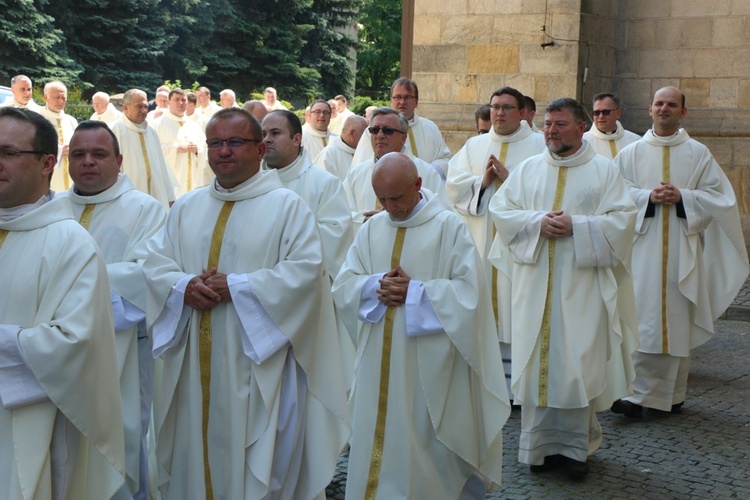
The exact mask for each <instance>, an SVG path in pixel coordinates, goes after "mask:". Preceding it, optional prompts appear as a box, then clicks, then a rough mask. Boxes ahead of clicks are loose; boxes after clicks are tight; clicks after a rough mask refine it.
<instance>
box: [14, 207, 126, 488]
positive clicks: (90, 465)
mask: <svg viewBox="0 0 750 500" xmlns="http://www.w3.org/2000/svg"><path fill="white" fill-rule="evenodd" d="M46 200H47V197H44V198H42V199H40V201H38V202H37V203H36V204H35V205H25V206H23V207H16V208H14V209H8V210H0V233H2V234H3V236H0V238H2V239H3V242H2V243H1V244H0V280H1V282H2V283H3V287H4V289H5V290H6V293H2V294H0V359H2V361H1V362H0V400H2V404H0V497H2V498H8V499H11V498H12V499H20V498H34V499H37V498H40V499H51V498H110V497H111V496H112V495H113V494H114V492H115V491H116V490H117V489H119V488H120V486H122V484H123V481H124V475H125V451H124V445H123V432H122V429H123V426H122V410H121V407H120V386H119V384H118V379H117V363H116V359H115V337H114V327H113V323H112V308H111V306H110V298H109V283H108V280H107V270H106V269H105V267H104V259H102V257H101V254H100V253H99V250H98V249H97V247H96V243H95V242H94V240H93V239H92V238H91V237H90V236H89V235H88V234H87V233H86V230H85V229H83V228H82V227H81V225H80V224H79V223H78V222H77V221H76V220H75V219H74V218H73V211H72V208H71V205H70V201H69V200H67V199H62V200H53V201H49V202H46V203H44V202H45V201H46ZM42 203H43V204H42ZM40 205H41V206H40ZM19 214H21V215H19ZM15 216H17V217H15ZM13 217H15V218H13ZM6 232H7V233H6ZM8 291H12V292H8Z"/></svg>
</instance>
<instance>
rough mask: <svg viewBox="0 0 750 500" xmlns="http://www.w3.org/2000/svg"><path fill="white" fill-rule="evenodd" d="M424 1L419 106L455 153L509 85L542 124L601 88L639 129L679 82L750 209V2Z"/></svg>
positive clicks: (694, 119)
mask: <svg viewBox="0 0 750 500" xmlns="http://www.w3.org/2000/svg"><path fill="white" fill-rule="evenodd" d="M413 1H414V2H415V3H414V7H415V9H414V13H415V15H414V43H413V50H414V53H413V57H414V59H413V73H412V75H411V76H412V78H414V79H415V80H416V81H417V82H418V83H419V90H420V103H419V110H420V112H421V114H423V115H424V116H427V117H429V118H431V119H433V120H435V121H436V122H437V124H438V126H440V127H441V130H442V131H443V133H444V135H445V138H446V142H447V144H448V146H449V147H450V148H451V150H452V151H453V152H455V151H457V150H458V149H459V148H460V147H461V146H462V145H463V143H464V142H465V141H466V139H467V138H468V137H470V136H471V135H472V134H473V133H474V130H475V129H474V111H475V110H476V108H477V107H478V106H479V105H480V104H481V103H486V102H488V100H489V97H490V95H491V94H492V92H493V91H494V90H496V89H498V88H500V87H502V86H504V85H510V86H512V87H515V88H517V89H519V90H520V91H521V92H523V93H525V94H529V95H531V96H533V97H534V99H535V100H536V101H537V105H538V107H539V112H538V114H537V119H536V120H535V121H536V123H537V125H540V124H541V121H542V118H543V114H544V113H543V109H544V106H545V105H546V103H547V102H549V101H550V100H551V99H554V98H556V97H576V98H578V99H579V100H581V102H583V103H584V105H585V106H586V107H587V108H590V106H591V99H592V97H593V96H594V95H595V94H596V93H598V92H603V91H607V92H610V91H614V92H616V93H617V94H618V95H619V96H620V97H621V99H622V101H623V102H622V105H623V118H622V122H623V124H624V125H625V127H626V128H628V129H630V130H633V131H635V132H637V133H643V132H645V131H646V130H647V129H648V128H649V126H650V117H649V115H648V105H649V103H650V100H651V96H652V95H653V93H654V91H655V90H657V89H659V88H661V87H663V86H665V85H675V86H677V87H679V88H680V89H682V91H683V92H684V93H685V95H686V99H687V107H688V114H687V116H686V118H685V121H684V122H683V125H684V126H685V128H686V129H687V130H688V132H689V133H690V134H691V136H693V137H694V138H696V139H698V140H700V141H702V142H704V143H705V144H706V145H707V146H708V147H709V148H710V149H711V151H712V152H713V154H714V155H715V156H716V158H717V160H718V161H719V163H720V164H721V165H722V167H724V169H725V171H726V173H727V175H728V176H729V178H730V180H731V181H732V184H733V186H734V188H735V191H736V193H737V197H738V199H739V202H740V208H741V210H742V213H743V214H750V156H749V155H748V153H750V0H712V1H711V2H706V1H705V0H503V1H496V0H441V1H440V2H435V1H434V0H413ZM542 26H545V28H546V33H547V34H549V35H551V36H553V37H555V38H557V40H555V41H554V42H555V45H554V46H551V47H546V48H542V47H541V44H542V43H543V42H549V41H551V39H550V38H549V37H546V36H544V34H543V33H542V31H541V29H542ZM568 40H573V41H568ZM578 40H580V41H578ZM584 76H585V80H584ZM748 226H750V224H748Z"/></svg>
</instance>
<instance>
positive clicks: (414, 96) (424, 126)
mask: <svg viewBox="0 0 750 500" xmlns="http://www.w3.org/2000/svg"><path fill="white" fill-rule="evenodd" d="M390 96H391V108H393V109H395V110H396V111H398V112H399V113H401V114H402V115H404V116H405V117H406V121H407V123H408V124H409V128H408V129H407V131H406V133H407V135H406V152H407V153H408V154H410V155H411V156H412V157H414V158H419V159H420V160H422V161H424V162H425V163H427V164H429V165H431V166H432V168H433V169H435V171H436V172H437V173H438V174H440V177H441V178H442V179H443V182H445V176H446V175H447V172H448V160H449V159H450V157H451V152H450V149H448V146H446V145H445V140H444V139H443V134H442V133H441V132H440V129H439V128H438V127H437V125H435V124H434V123H433V122H432V121H431V120H428V119H427V118H424V117H422V116H419V114H418V113H417V106H418V105H419V88H418V87H417V82H415V81H414V80H410V79H409V78H399V79H398V80H396V81H395V82H393V84H392V85H391V89H390ZM372 153H373V150H372V141H370V137H369V134H368V132H367V131H365V135H364V137H363V140H361V141H359V145H358V146H357V151H356V152H355V153H354V159H353V160H352V165H356V164H357V163H362V162H363V161H367V160H369V159H370V158H372ZM428 189H429V188H428Z"/></svg>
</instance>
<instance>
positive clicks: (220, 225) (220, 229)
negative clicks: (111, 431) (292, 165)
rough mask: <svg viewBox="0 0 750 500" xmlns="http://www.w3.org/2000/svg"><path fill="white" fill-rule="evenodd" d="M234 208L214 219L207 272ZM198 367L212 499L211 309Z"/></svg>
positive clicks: (205, 317) (202, 330)
mask: <svg viewBox="0 0 750 500" xmlns="http://www.w3.org/2000/svg"><path fill="white" fill-rule="evenodd" d="M232 208H234V202H233V201H225V202H224V205H223V206H222V207H221V212H219V216H218V217H217V219H216V225H215V226H214V232H213V235H212V236H211V247H210V249H209V251H208V265H207V267H206V269H207V270H211V269H213V268H214V267H217V266H218V265H219V256H220V254H221V244H222V242H223V240H224V230H225V229H226V227H227V221H228V220H229V214H231V213H232ZM199 343H200V365H201V393H202V395H203V419H202V420H203V470H204V477H205V482H206V499H207V500H210V499H213V487H212V485H211V469H210V467H209V463H208V411H209V407H210V402H211V309H208V310H207V311H204V312H203V313H202V314H201V320H200V342H199Z"/></svg>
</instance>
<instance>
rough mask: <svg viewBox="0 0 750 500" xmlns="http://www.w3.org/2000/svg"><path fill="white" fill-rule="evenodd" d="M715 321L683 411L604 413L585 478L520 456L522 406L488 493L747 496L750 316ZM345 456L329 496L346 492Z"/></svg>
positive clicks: (697, 357)
mask: <svg viewBox="0 0 750 500" xmlns="http://www.w3.org/2000/svg"><path fill="white" fill-rule="evenodd" d="M748 301H750V296H749V297H748ZM748 309H750V302H749V303H748ZM748 317H750V315H749V316H748ZM716 326H717V335H716V337H715V338H713V339H712V340H711V341H709V342H708V343H706V344H704V345H703V346H701V347H699V348H697V349H695V350H694V351H693V355H692V358H691V366H690V377H689V380H688V394H687V400H686V402H685V406H683V408H682V413H681V414H678V415H662V414H655V413H652V412H648V411H646V412H645V413H644V418H643V419H642V420H631V419H626V418H625V417H623V416H622V415H615V414H612V413H610V412H603V413H600V414H599V421H600V422H601V425H602V430H603V431H604V441H603V444H602V447H601V448H600V449H599V450H598V451H597V452H596V453H595V454H594V455H592V456H591V457H589V461H588V462H589V465H590V468H591V472H590V473H589V475H588V477H587V478H586V480H585V481H584V482H583V483H573V482H570V481H569V480H567V479H566V478H565V476H564V475H562V474H558V473H557V472H551V473H546V474H533V475H532V474H531V473H530V472H529V469H528V466H525V465H522V464H519V463H518V460H517V458H518V434H519V432H520V425H521V412H520V410H513V413H512V414H511V417H510V419H509V420H508V422H507V423H506V424H505V428H504V430H503V447H504V451H503V453H504V460H503V462H504V463H503V485H502V488H501V490H500V491H499V492H496V493H492V494H490V495H488V496H487V498H492V499H526V498H644V499H645V498H648V499H652V498H659V499H672V498H680V499H682V498H701V499H708V498H712V499H713V498H720V499H724V498H746V499H750V335H748V332H750V323H747V322H745V321H730V320H719V321H718V323H717V325H716ZM346 460H347V455H346V454H344V455H342V456H341V458H340V460H339V466H338V470H337V472H336V475H335V477H334V480H333V482H332V483H331V486H330V488H329V490H327V491H326V493H327V496H328V498H343V492H344V490H345V488H346ZM435 500H440V499H435Z"/></svg>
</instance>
